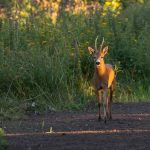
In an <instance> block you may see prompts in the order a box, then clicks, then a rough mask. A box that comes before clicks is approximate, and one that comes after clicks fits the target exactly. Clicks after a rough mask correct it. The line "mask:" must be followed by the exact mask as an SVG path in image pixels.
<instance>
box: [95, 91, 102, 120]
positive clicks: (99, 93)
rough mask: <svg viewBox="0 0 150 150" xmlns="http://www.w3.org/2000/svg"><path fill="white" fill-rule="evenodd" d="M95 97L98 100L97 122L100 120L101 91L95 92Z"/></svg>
mask: <svg viewBox="0 0 150 150" xmlns="http://www.w3.org/2000/svg"><path fill="white" fill-rule="evenodd" d="M96 95H97V98H98V120H99V121H100V120H101V91H96Z"/></svg>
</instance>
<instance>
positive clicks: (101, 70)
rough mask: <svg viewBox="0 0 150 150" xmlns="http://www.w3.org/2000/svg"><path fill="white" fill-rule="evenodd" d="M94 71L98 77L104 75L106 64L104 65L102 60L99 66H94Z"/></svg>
mask: <svg viewBox="0 0 150 150" xmlns="http://www.w3.org/2000/svg"><path fill="white" fill-rule="evenodd" d="M96 72H97V74H98V76H100V77H102V76H104V75H105V72H106V65H105V63H104V61H102V62H101V64H100V65H99V66H96Z"/></svg>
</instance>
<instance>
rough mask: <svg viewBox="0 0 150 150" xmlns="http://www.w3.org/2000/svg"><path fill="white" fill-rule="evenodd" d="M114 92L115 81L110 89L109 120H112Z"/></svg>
mask: <svg viewBox="0 0 150 150" xmlns="http://www.w3.org/2000/svg"><path fill="white" fill-rule="evenodd" d="M114 90H115V80H114V81H113V84H112V86H111V87H110V99H109V120H112V103H113V93H114Z"/></svg>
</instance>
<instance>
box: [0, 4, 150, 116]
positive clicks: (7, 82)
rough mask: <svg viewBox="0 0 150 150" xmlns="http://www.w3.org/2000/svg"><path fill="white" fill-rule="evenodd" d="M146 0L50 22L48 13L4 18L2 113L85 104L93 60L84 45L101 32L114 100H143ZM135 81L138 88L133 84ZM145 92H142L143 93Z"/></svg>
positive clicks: (147, 70) (0, 38)
mask: <svg viewBox="0 0 150 150" xmlns="http://www.w3.org/2000/svg"><path fill="white" fill-rule="evenodd" d="M149 10H150V7H149V5H144V4H142V5H139V4H134V5H131V6H128V7H127V8H126V9H124V10H122V12H121V13H120V15H118V16H114V14H112V13H111V12H108V14H107V15H102V12H98V11H96V12H95V13H92V14H89V15H87V16H86V15H83V14H76V15H74V14H71V13H69V12H64V14H63V16H62V17H61V18H59V19H58V20H57V23H56V24H55V25H54V24H53V23H52V22H51V20H50V19H47V17H46V16H44V15H42V14H43V12H41V14H39V16H42V17H41V18H40V17H35V18H32V19H30V18H23V20H22V19H21V18H19V19H20V20H19V19H18V20H15V19H7V18H5V19H3V20H2V26H1V29H0V30H1V34H0V97H1V100H0V107H1V108H0V109H1V112H0V116H1V117H8V118H11V117H12V116H13V117H14V116H15V117H16V118H17V117H18V114H24V113H25V112H26V111H34V112H37V111H45V110H49V109H50V110H54V109H55V108H56V109H83V108H84V106H85V105H86V103H87V102H88V100H89V99H91V96H93V93H92V89H91V87H90V80H91V77H92V75H93V69H94V68H93V67H94V65H93V62H92V59H91V58H90V56H89V55H88V51H87V47H88V46H92V47H94V41H95V38H96V37H97V36H99V39H98V43H101V40H102V37H105V41H106V42H107V44H108V45H109V49H110V50H109V55H108V56H107V58H106V60H107V62H108V63H112V64H114V66H115V67H116V68H117V69H116V70H117V81H118V84H117V89H118V91H116V96H115V101H131V100H133V99H134V100H135V99H140V100H147V98H148V97H149V94H148V93H150V92H149V83H150V79H149V74H150V67H149V64H150V59H149V58H150V51H149V47H150V42H149V39H150V37H149V33H150V19H149V15H148V14H149V13H150V12H149ZM137 86H138V88H136V87H137ZM143 95H144V96H143Z"/></svg>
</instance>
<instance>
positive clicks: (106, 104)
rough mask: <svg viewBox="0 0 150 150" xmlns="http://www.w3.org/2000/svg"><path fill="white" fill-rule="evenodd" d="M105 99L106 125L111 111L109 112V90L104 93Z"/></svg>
mask: <svg viewBox="0 0 150 150" xmlns="http://www.w3.org/2000/svg"><path fill="white" fill-rule="evenodd" d="M103 99H104V122H105V123H106V120H107V119H108V115H109V110H108V90H106V89H105V90H104V93H103Z"/></svg>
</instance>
